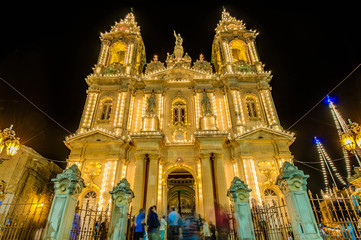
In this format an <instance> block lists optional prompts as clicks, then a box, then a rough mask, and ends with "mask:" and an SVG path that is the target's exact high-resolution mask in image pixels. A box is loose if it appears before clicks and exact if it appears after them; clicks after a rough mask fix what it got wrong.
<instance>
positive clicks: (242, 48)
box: [230, 40, 248, 63]
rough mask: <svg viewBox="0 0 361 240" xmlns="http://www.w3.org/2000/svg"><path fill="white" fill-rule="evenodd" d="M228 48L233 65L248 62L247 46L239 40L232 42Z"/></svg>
mask: <svg viewBox="0 0 361 240" xmlns="http://www.w3.org/2000/svg"><path fill="white" fill-rule="evenodd" d="M230 48H231V52H232V57H233V62H234V63H236V62H238V61H245V62H248V59H247V45H246V43H245V42H243V41H241V40H233V41H232V42H231V43H230Z"/></svg>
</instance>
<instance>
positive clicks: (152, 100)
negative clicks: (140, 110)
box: [146, 90, 156, 116]
mask: <svg viewBox="0 0 361 240" xmlns="http://www.w3.org/2000/svg"><path fill="white" fill-rule="evenodd" d="M147 102H148V107H147V111H146V113H147V115H148V116H154V115H155V107H156V105H155V93H154V90H153V91H152V93H151V95H150V97H149V98H148V99H147Z"/></svg>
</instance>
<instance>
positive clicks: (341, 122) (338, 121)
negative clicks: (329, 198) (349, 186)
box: [326, 96, 357, 178]
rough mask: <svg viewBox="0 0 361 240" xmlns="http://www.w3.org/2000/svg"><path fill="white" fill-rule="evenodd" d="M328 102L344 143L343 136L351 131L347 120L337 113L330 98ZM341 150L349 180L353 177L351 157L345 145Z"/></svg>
mask: <svg viewBox="0 0 361 240" xmlns="http://www.w3.org/2000/svg"><path fill="white" fill-rule="evenodd" d="M326 100H327V103H328V106H329V107H330V110H331V114H332V117H333V120H334V122H335V125H336V129H337V133H338V136H339V138H340V140H341V141H343V135H344V134H345V133H348V132H349V130H348V128H347V124H346V122H345V120H344V119H343V118H342V116H341V114H340V113H339V112H338V111H337V109H336V107H335V104H334V103H333V102H332V101H331V99H330V97H329V96H327V99H326ZM341 149H342V153H343V156H344V159H345V164H346V171H347V178H349V177H351V164H350V157H349V154H348V152H347V150H346V149H347V148H346V147H345V146H344V144H342V145H341ZM355 156H356V158H357V155H356V154H355Z"/></svg>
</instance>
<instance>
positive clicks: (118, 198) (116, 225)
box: [108, 178, 134, 240]
mask: <svg viewBox="0 0 361 240" xmlns="http://www.w3.org/2000/svg"><path fill="white" fill-rule="evenodd" d="M109 193H110V194H111V195H112V200H113V209H112V218H111V220H110V225H109V233H108V240H124V239H126V236H125V234H126V230H127V226H128V211H129V205H130V203H131V201H132V199H133V198H134V193H133V191H132V190H131V189H130V185H129V183H128V181H127V179H126V178H123V179H122V180H121V181H120V182H119V183H118V185H117V186H115V187H114V188H113V190H112V191H110V192H109Z"/></svg>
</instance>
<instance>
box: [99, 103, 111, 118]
mask: <svg viewBox="0 0 361 240" xmlns="http://www.w3.org/2000/svg"><path fill="white" fill-rule="evenodd" d="M111 112H112V100H111V99H107V100H105V101H104V102H103V103H102V111H101V114H100V120H109V119H110V114H111Z"/></svg>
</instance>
